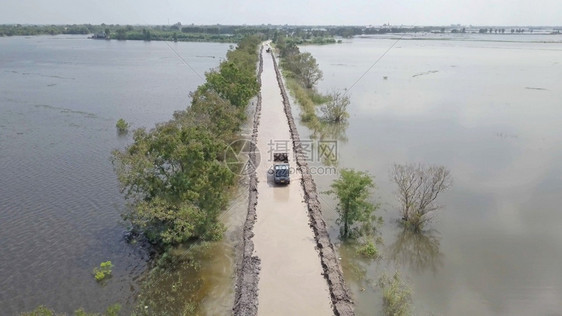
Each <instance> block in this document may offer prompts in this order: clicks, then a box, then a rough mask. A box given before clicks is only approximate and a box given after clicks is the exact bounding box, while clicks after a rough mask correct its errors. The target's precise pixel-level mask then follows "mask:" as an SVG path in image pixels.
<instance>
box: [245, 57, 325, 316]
mask: <svg viewBox="0 0 562 316" xmlns="http://www.w3.org/2000/svg"><path fill="white" fill-rule="evenodd" d="M261 80H262V86H261V87H262V90H261V94H262V109H261V117H260V124H259V127H258V140H257V148H258V149H259V152H260V155H261V161H260V164H259V166H258V167H257V169H256V174H257V179H258V186H257V192H258V203H257V209H256V213H257V214H256V215H257V220H256V222H255V226H254V229H253V231H254V237H253V241H254V256H257V257H259V258H260V261H261V264H260V273H259V283H258V315H333V310H332V305H331V304H332V303H331V300H330V292H329V288H328V283H327V281H326V279H325V278H324V276H323V275H322V273H323V270H322V266H321V261H320V257H319V252H318V250H317V249H316V242H315V240H314V232H313V230H312V229H311V228H310V226H309V215H308V209H307V204H306V202H305V200H304V191H303V187H302V185H301V180H300V178H301V177H302V175H301V174H300V172H299V171H298V170H296V163H295V160H294V155H293V144H292V141H291V134H290V131H289V125H288V122H287V117H286V115H285V112H284V110H283V99H282V97H281V91H280V88H279V85H278V83H277V78H276V73H275V69H274V65H273V59H272V56H271V55H270V54H268V53H266V52H265V51H264V52H263V72H262V76H261ZM283 150H287V152H288V153H289V157H290V160H289V163H290V164H291V167H294V168H292V171H293V173H292V174H291V184H289V185H287V186H278V185H275V184H274V183H273V175H272V174H271V173H270V172H269V170H270V168H271V166H272V163H273V155H272V152H273V151H283Z"/></svg>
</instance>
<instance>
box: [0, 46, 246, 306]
mask: <svg viewBox="0 0 562 316" xmlns="http://www.w3.org/2000/svg"><path fill="white" fill-rule="evenodd" d="M170 45H171V46H172V47H174V49H175V50H176V51H177V52H178V54H180V55H181V56H182V57H183V58H184V59H185V60H186V61H187V62H188V63H189V64H190V65H191V66H192V67H193V68H194V69H195V71H196V72H197V73H198V74H196V73H195V72H194V71H192V70H191V69H190V68H188V67H187V66H186V65H184V64H183V63H182V61H181V60H179V58H178V57H177V56H176V55H175V53H174V52H173V51H171V50H170V48H168V46H167V45H166V44H165V43H163V42H139V41H126V42H125V41H103V40H89V39H86V38H85V37H75V36H70V37H68V36H66V37H65V36H56V37H43V36H41V37H27V38H24V37H14V38H0V240H2V242H1V243H0V310H2V314H3V315H14V314H17V313H19V312H22V311H28V310H31V309H33V308H35V307H36V306H38V305H40V304H45V305H48V306H50V307H52V308H54V309H56V310H57V311H60V312H67V313H70V312H72V311H74V310H75V309H77V308H79V307H84V308H85V309H86V310H88V311H97V312H100V311H102V309H104V308H105V307H106V306H108V305H110V304H113V303H116V302H118V303H121V304H122V305H124V307H125V310H128V309H129V308H130V307H131V306H132V304H133V303H134V297H135V295H136V294H137V293H138V290H139V283H138V281H139V277H140V276H141V275H142V273H143V272H144V271H145V270H146V265H147V263H146V260H147V254H146V253H144V252H143V251H142V250H140V249H139V247H135V246H131V245H128V244H127V243H126V242H125V241H124V240H123V234H124V232H125V230H126V227H124V225H123V223H122V222H121V220H120V216H119V214H120V213H121V212H122V211H123V208H124V205H125V201H124V199H123V197H122V196H121V194H120V193H119V188H118V183H117V180H116V176H115V174H114V172H113V168H112V165H111V162H110V159H109V158H110V153H111V151H112V150H113V149H115V148H123V147H124V146H125V145H126V144H128V143H130V141H131V138H130V135H129V136H125V137H119V136H118V135H117V133H116V129H115V122H116V121H117V119H119V118H124V119H125V120H126V121H128V122H130V123H131V124H132V127H133V128H137V127H147V128H151V127H153V126H154V124H155V123H157V122H162V121H167V120H169V119H170V118H171V117H172V113H173V112H174V111H177V110H182V109H184V108H185V107H186V105H187V104H188V101H189V97H188V94H189V92H190V91H193V90H194V89H195V88H196V87H197V86H198V85H199V84H201V83H202V82H203V80H202V78H201V77H200V76H203V75H204V73H205V71H208V70H209V69H210V68H213V67H215V66H217V65H218V64H219V62H220V60H221V58H223V57H224V56H225V53H226V51H227V49H228V47H229V44H214V43H170ZM242 204H243V203H242ZM227 217H228V216H227ZM228 221H229V219H227V222H228ZM228 243H229V241H228V240H227V241H226V244H228ZM221 252H223V253H225V251H221ZM225 256H226V257H227V258H226V259H224V260H222V259H221V260H218V259H216V260H218V261H220V262H217V263H216V264H215V265H217V266H218V267H219V269H220V270H228V269H231V268H229V266H230V265H231V264H232V261H228V260H231V259H230V258H229V257H231V256H232V255H231V254H229V253H228V252H226V253H225V254H224V255H223V257H225ZM105 260H111V261H112V263H113V264H114V265H115V267H114V269H113V277H112V278H111V279H110V280H109V281H108V282H107V283H106V284H105V285H100V284H98V283H97V282H96V281H95V280H94V278H93V276H92V274H91V273H92V272H91V271H92V269H93V268H94V267H95V266H97V265H99V263H100V262H102V261H105ZM214 260H215V259H214ZM223 266H224V267H223ZM224 278H225V277H223V279H224ZM226 279H227V280H229V277H226ZM211 281H212V280H211ZM211 281H210V282H211ZM206 287H207V288H209V289H208V291H211V292H212V291H218V290H217V289H213V287H212V286H211V285H206ZM219 295H226V294H224V293H223V294H219ZM215 308H219V307H215Z"/></svg>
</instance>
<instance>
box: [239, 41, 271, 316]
mask: <svg viewBox="0 0 562 316" xmlns="http://www.w3.org/2000/svg"><path fill="white" fill-rule="evenodd" d="M262 51H263V46H262V48H261V50H260V61H259V68H258V83H259V85H260V87H261V74H262V71H263V57H262ZM261 103H262V96H261V92H260V93H258V97H257V102H256V110H255V112H254V123H253V130H252V142H251V144H250V146H252V147H251V149H250V157H249V159H250V161H251V162H252V163H253V165H254V166H256V165H257V158H256V152H255V150H256V148H255V146H256V145H255V144H257V143H258V125H259V123H260V113H261ZM248 187H249V196H248V215H247V217H246V222H245V223H244V231H243V248H242V252H243V253H242V262H241V263H240V265H239V266H238V268H237V271H236V285H235V293H234V307H233V308H232V313H233V315H236V316H238V315H240V316H242V315H243V316H246V315H248V316H255V315H257V313H258V281H259V272H260V259H259V258H258V257H257V256H253V253H254V241H253V240H252V238H253V237H254V232H253V229H254V224H255V222H256V218H257V215H256V206H257V204H258V178H257V174H256V172H255V171H254V172H252V173H251V174H250V175H249V186H248Z"/></svg>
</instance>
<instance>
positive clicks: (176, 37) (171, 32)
mask: <svg viewBox="0 0 562 316" xmlns="http://www.w3.org/2000/svg"><path fill="white" fill-rule="evenodd" d="M484 30H486V31H485V32H484ZM490 30H492V31H490ZM533 30H534V29H533V28H532V27H529V28H526V29H525V28H515V29H511V28H510V29H509V31H506V29H505V28H480V29H479V28H474V27H472V28H468V29H467V28H465V27H461V26H457V27H441V26H420V27H394V26H387V25H384V26H380V27H364V26H317V27H311V26H288V25H284V26H280V25H254V26H245V25H182V24H181V23H179V22H178V23H176V24H173V25H149V26H146V25H145V26H142V25H116V24H110V25H108V24H101V25H92V24H79V25H76V24H73V25H20V24H15V25H0V36H18V35H19V36H22V35H57V34H94V35H95V36H94V37H96V38H109V39H118V40H145V41H158V40H165V41H205V42H232V43H237V42H239V41H240V40H241V39H242V38H243V37H244V36H246V35H250V34H256V35H259V36H262V37H264V38H269V39H273V38H275V37H276V36H278V35H279V34H280V33H282V34H285V35H287V36H289V37H291V38H292V40H293V41H294V42H295V43H296V44H332V43H336V42H337V40H336V39H335V38H337V37H342V38H350V37H353V36H356V35H370V34H388V33H418V32H422V33H492V32H493V33H500V34H504V33H508V34H509V33H533ZM557 32H559V30H556V29H555V30H554V32H553V33H557Z"/></svg>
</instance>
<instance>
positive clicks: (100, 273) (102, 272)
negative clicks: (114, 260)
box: [94, 261, 113, 281]
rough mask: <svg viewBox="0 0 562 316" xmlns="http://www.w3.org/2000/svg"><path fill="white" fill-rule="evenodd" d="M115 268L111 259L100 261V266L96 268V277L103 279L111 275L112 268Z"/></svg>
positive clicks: (98, 279)
mask: <svg viewBox="0 0 562 316" xmlns="http://www.w3.org/2000/svg"><path fill="white" fill-rule="evenodd" d="M112 268H113V264H111V261H105V262H102V263H100V266H99V267H95V268H94V277H95V278H96V281H103V280H105V279H106V278H108V277H109V276H111V269H112Z"/></svg>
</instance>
